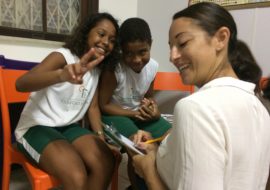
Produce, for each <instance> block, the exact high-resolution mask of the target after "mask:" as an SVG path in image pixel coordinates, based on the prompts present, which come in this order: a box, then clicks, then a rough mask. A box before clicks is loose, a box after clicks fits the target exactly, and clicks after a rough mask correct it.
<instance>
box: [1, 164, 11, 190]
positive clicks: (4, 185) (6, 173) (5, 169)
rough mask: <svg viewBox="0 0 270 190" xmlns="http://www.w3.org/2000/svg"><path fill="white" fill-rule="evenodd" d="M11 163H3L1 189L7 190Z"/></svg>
mask: <svg viewBox="0 0 270 190" xmlns="http://www.w3.org/2000/svg"><path fill="white" fill-rule="evenodd" d="M10 170H11V165H10V164H9V163H8V164H7V163H5V162H4V164H3V173H2V190H9V183H10V172H11V171H10Z"/></svg>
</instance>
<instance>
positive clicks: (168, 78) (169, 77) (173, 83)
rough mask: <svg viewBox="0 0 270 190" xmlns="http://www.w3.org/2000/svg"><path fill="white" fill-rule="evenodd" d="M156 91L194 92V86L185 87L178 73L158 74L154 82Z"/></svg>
mask: <svg viewBox="0 0 270 190" xmlns="http://www.w3.org/2000/svg"><path fill="white" fill-rule="evenodd" d="M153 88H154V90H180V91H188V92H190V93H193V92H194V86H193V85H184V84H183V82H182V80H181V77H180V75H179V73H177V72H158V73H157V74H156V78H155V80H154V87H153Z"/></svg>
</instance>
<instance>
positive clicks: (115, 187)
mask: <svg viewBox="0 0 270 190" xmlns="http://www.w3.org/2000/svg"><path fill="white" fill-rule="evenodd" d="M114 156H115V167H114V173H113V176H112V182H111V190H118V168H119V165H120V162H121V159H122V158H121V156H122V155H120V154H118V153H116V154H114Z"/></svg>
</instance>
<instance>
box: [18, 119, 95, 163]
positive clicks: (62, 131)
mask: <svg viewBox="0 0 270 190" xmlns="http://www.w3.org/2000/svg"><path fill="white" fill-rule="evenodd" d="M86 134H93V132H91V131H90V130H88V129H86V128H82V127H81V126H80V125H79V124H77V123H74V124H71V125H68V126H65V127H48V126H42V125H37V126H34V127H31V128H30V129H29V130H28V131H27V132H26V133H25V134H24V135H23V138H22V142H23V143H22V144H21V143H18V142H17V146H18V149H19V150H20V151H21V152H23V154H24V155H25V156H27V157H28V158H29V159H30V160H31V161H33V162H34V163H35V164H37V163H38V162H39V158H40V155H41V153H42V151H43V150H44V148H45V147H46V146H47V145H48V144H49V143H50V142H52V141H55V140H59V139H64V140H67V141H68V142H70V143H71V142H72V141H74V140H75V139H76V138H78V137H81V136H83V135H86Z"/></svg>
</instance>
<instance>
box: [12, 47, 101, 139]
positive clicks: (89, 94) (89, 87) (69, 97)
mask: <svg viewBox="0 0 270 190" xmlns="http://www.w3.org/2000/svg"><path fill="white" fill-rule="evenodd" d="M55 52H58V53H61V54H62V55H63V56H64V58H65V60H66V62H67V64H73V63H77V62H78V61H79V58H78V57H77V56H76V55H73V54H72V53H71V52H70V50H69V49H65V48H60V49H57V50H56V51H55ZM99 75H100V70H99V69H98V68H94V69H93V70H91V71H89V72H87V73H85V75H84V76H83V84H81V85H78V84H71V83H69V82H62V83H58V84H55V85H52V86H49V87H47V88H44V89H41V90H39V91H36V92H32V93H31V94H30V97H29V99H28V101H27V103H26V105H25V107H24V109H23V112H22V114H21V117H20V120H19V123H18V125H17V127H16V130H15V135H16V139H17V141H19V142H21V139H22V136H23V135H24V134H25V133H26V131H27V130H28V129H29V128H31V127H33V126H35V125H45V126H50V127H61V126H66V125H69V124H72V123H75V122H77V121H79V120H80V119H82V118H83V116H84V114H85V113H86V111H87V110H88V108H89V106H90V103H91V101H92V98H93V96H94V93H95V91H96V88H97V85H98V79H99ZM21 143H22V142H21Z"/></svg>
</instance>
